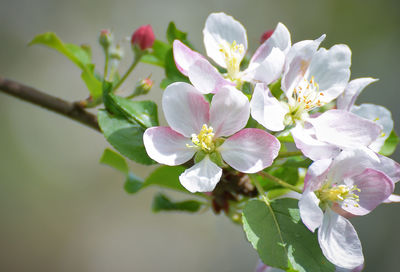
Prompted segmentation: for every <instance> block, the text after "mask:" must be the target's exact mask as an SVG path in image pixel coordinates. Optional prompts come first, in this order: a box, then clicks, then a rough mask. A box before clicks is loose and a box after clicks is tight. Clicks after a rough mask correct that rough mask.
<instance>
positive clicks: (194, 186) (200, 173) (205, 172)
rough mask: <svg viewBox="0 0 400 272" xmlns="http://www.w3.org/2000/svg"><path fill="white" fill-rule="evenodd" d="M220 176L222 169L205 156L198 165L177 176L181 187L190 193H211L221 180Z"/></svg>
mask: <svg viewBox="0 0 400 272" xmlns="http://www.w3.org/2000/svg"><path fill="white" fill-rule="evenodd" d="M221 175H222V169H221V168H220V167H218V166H217V165H216V164H215V163H213V162H212V161H211V160H210V158H209V157H208V156H206V157H205V158H204V159H203V160H201V161H200V162H199V163H196V164H195V165H193V166H192V167H190V168H189V169H186V170H185V172H183V173H182V174H181V175H180V176H179V180H180V182H181V184H182V186H183V187H185V188H186V189H187V190H188V191H190V192H192V193H195V192H211V191H212V190H214V188H215V186H216V185H217V183H218V182H219V180H220V179H221Z"/></svg>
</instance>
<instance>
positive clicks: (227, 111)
mask: <svg viewBox="0 0 400 272" xmlns="http://www.w3.org/2000/svg"><path fill="white" fill-rule="evenodd" d="M249 117H250V103H249V100H248V99H247V97H246V96H245V95H244V94H243V93H242V92H240V91H238V90H237V89H236V88H234V87H231V86H225V87H223V88H221V89H220V90H219V91H218V92H217V93H216V94H215V95H214V97H213V99H212V101H211V108H210V125H211V126H212V127H213V129H214V133H215V138H218V137H221V136H230V135H232V134H234V133H235V132H237V131H239V130H241V129H242V128H244V127H245V126H246V124H247V121H248V120H249Z"/></svg>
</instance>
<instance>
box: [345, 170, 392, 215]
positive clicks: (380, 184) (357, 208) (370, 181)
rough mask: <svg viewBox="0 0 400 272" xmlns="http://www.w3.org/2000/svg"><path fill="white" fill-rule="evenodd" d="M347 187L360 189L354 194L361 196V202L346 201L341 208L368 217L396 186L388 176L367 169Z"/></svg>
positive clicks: (349, 181) (353, 178) (352, 179)
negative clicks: (353, 186)
mask: <svg viewBox="0 0 400 272" xmlns="http://www.w3.org/2000/svg"><path fill="white" fill-rule="evenodd" d="M350 179H351V180H348V181H347V183H348V184H347V185H350V186H351V185H355V186H357V188H359V189H360V191H359V192H357V191H356V192H353V193H355V194H357V195H358V196H359V201H358V202H356V201H352V200H349V199H346V200H345V201H343V202H342V203H341V208H342V209H343V210H345V211H347V212H349V213H351V214H354V215H358V216H360V215H366V214H368V213H369V212H371V211H372V210H373V209H375V208H376V206H378V205H379V204H381V203H382V202H383V201H385V200H386V199H387V198H388V197H389V196H390V195H391V194H392V193H393V190H394V184H393V182H392V181H391V180H390V178H389V177H388V176H386V175H385V174H384V173H382V172H380V171H376V170H374V169H370V168H367V169H365V170H364V172H362V173H361V174H359V175H356V176H354V177H351V178H350Z"/></svg>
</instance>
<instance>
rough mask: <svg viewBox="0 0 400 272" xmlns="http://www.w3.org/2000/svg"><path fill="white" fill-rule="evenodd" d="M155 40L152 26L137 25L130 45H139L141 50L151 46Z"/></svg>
mask: <svg viewBox="0 0 400 272" xmlns="http://www.w3.org/2000/svg"><path fill="white" fill-rule="evenodd" d="M154 40H155V36H154V32H153V28H152V27H151V25H143V26H141V27H139V28H138V29H137V30H136V31H135V32H134V33H133V35H132V39H131V44H132V46H139V48H140V49H141V50H146V49H148V48H151V47H152V46H153V43H154Z"/></svg>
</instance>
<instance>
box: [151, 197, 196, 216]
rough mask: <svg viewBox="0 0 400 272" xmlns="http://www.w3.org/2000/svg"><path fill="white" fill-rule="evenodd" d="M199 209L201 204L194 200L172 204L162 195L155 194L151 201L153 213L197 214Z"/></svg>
mask: <svg viewBox="0 0 400 272" xmlns="http://www.w3.org/2000/svg"><path fill="white" fill-rule="evenodd" d="M200 207H201V202H199V201H196V200H186V201H180V202H173V201H171V200H170V199H169V198H168V197H167V196H165V195H163V194H157V195H156V196H155V197H154V199H153V205H152V210H153V212H160V211H184V212H197V211H198V210H199V209H200Z"/></svg>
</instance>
